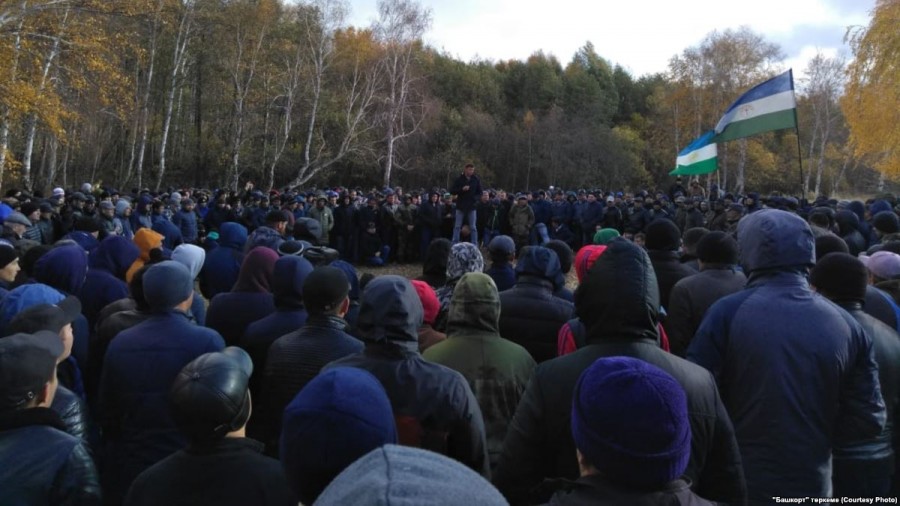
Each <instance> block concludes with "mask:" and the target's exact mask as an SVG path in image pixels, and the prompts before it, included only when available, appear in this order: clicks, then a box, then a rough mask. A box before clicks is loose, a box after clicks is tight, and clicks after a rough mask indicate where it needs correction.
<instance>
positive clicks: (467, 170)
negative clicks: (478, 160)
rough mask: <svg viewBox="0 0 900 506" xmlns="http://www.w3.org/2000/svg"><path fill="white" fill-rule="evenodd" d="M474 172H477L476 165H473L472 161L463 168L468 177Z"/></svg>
mask: <svg viewBox="0 0 900 506" xmlns="http://www.w3.org/2000/svg"><path fill="white" fill-rule="evenodd" d="M474 173H475V165H473V164H471V163H467V164H466V166H465V167H464V168H463V174H465V175H466V177H472V174H474Z"/></svg>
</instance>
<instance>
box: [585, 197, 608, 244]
mask: <svg viewBox="0 0 900 506" xmlns="http://www.w3.org/2000/svg"><path fill="white" fill-rule="evenodd" d="M602 219H603V204H601V203H600V202H591V203H588V204H586V205H585V206H584V211H582V214H581V230H582V232H584V233H585V234H587V236H588V240H591V239H593V237H594V232H596V231H597V225H599V224H600V220H602Z"/></svg>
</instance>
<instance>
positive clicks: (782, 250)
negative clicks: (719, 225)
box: [737, 209, 816, 274]
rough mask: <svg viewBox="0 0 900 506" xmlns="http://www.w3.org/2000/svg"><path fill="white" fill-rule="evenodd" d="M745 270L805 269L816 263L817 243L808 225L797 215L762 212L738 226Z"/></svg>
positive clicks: (748, 216)
mask: <svg viewBox="0 0 900 506" xmlns="http://www.w3.org/2000/svg"><path fill="white" fill-rule="evenodd" d="M737 234H738V246H739V249H740V254H741V264H742V265H743V267H744V271H745V272H746V273H748V274H753V272H754V271H771V270H785V269H787V270H791V269H795V270H797V269H802V270H805V269H807V268H808V267H811V266H812V265H813V264H815V260H816V255H815V240H814V239H813V234H812V230H811V229H810V228H809V224H807V223H806V222H805V221H803V218H800V217H799V216H797V215H796V214H793V213H790V212H787V211H780V210H777V209H763V210H760V211H757V212H755V213H752V214H749V215H747V216H745V217H744V218H742V219H741V221H740V222H739V223H738V229H737Z"/></svg>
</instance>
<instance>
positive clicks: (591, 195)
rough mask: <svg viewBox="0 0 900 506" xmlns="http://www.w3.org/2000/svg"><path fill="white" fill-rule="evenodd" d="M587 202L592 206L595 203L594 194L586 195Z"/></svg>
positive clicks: (595, 197) (595, 196)
mask: <svg viewBox="0 0 900 506" xmlns="http://www.w3.org/2000/svg"><path fill="white" fill-rule="evenodd" d="M587 201H588V203H589V204H593V203H594V202H597V195H595V194H593V193H588V194H587Z"/></svg>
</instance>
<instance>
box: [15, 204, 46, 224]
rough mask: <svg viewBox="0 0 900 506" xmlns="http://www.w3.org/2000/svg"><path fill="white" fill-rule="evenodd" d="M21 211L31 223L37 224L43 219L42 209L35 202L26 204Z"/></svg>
mask: <svg viewBox="0 0 900 506" xmlns="http://www.w3.org/2000/svg"><path fill="white" fill-rule="evenodd" d="M20 211H21V212H22V214H24V215H25V217H26V218H28V221H30V222H31V223H37V222H38V220H40V219H41V207H40V206H39V205H38V204H37V203H35V202H25V203H24V204H22V208H21V209H20Z"/></svg>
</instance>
